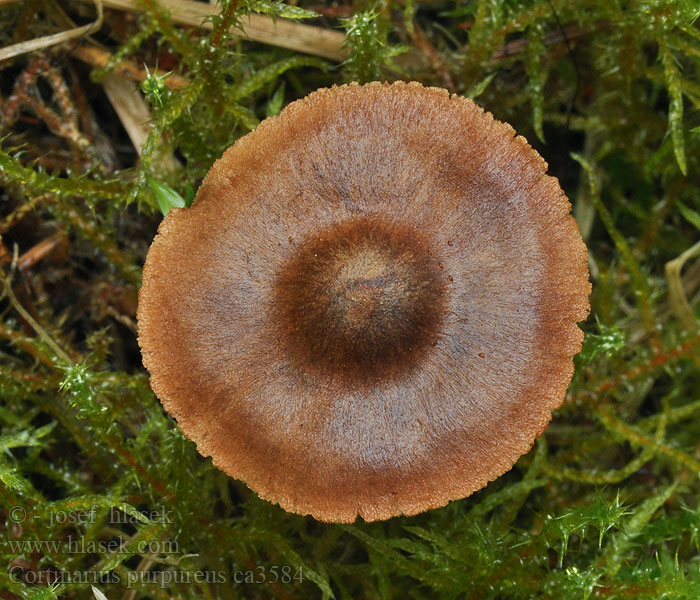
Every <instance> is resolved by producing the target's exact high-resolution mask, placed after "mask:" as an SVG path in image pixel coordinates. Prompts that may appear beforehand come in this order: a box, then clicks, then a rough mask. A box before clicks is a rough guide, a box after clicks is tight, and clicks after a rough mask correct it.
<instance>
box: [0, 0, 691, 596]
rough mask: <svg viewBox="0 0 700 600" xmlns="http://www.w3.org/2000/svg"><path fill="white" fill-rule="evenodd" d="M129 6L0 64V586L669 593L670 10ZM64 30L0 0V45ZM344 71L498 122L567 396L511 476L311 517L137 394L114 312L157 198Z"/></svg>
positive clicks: (677, 446) (673, 49)
mask: <svg viewBox="0 0 700 600" xmlns="http://www.w3.org/2000/svg"><path fill="white" fill-rule="evenodd" d="M135 4H136V6H137V7H138V8H139V9H140V11H139V12H138V13H135V14H129V13H125V12H120V11H107V12H106V14H105V22H104V24H103V25H102V28H101V30H100V32H99V33H97V34H95V35H94V36H93V37H94V40H95V41H97V42H99V43H100V44H103V45H104V46H105V47H106V49H107V50H108V51H110V52H112V57H113V58H112V59H111V60H109V61H108V62H107V64H106V65H105V66H104V68H102V69H95V70H93V71H92V73H90V69H89V68H88V67H86V66H85V64H83V63H82V62H80V61H78V60H77V59H75V58H74V56H75V54H74V50H75V46H71V43H69V44H67V45H64V46H61V47H57V48H53V49H51V50H47V51H44V52H43V53H38V54H36V53H35V54H31V55H25V56H21V57H18V58H15V59H13V60H10V61H6V62H4V63H3V64H2V65H0V93H1V94H2V98H0V102H2V105H1V109H2V120H1V121H0V135H2V136H4V138H3V142H2V149H1V150H0V182H1V183H2V186H3V188H2V196H1V203H0V234H1V235H2V246H0V262H1V263H2V269H3V271H2V277H3V281H4V283H3V288H2V289H3V298H2V301H1V302H2V303H1V304H0V309H1V310H2V321H1V322H0V352H1V353H2V354H1V357H0V361H1V367H0V398H1V403H0V427H1V429H0V446H1V447H2V453H0V480H1V482H2V483H1V485H0V554H1V557H0V598H3V599H14V598H35V599H38V598H47V599H48V598H57V597H60V598H91V597H95V595H98V594H99V593H102V594H104V596H105V597H107V598H109V600H115V599H117V598H125V599H136V598H155V599H159V598H178V599H179V598H183V599H184V598H198V599H199V598H238V597H241V598H313V597H325V598H331V597H335V598H432V597H436V598H476V599H479V600H485V599H489V598H492V599H502V598H504V599H505V598H523V599H525V598H552V599H570V598H572V599H573V598H582V599H586V598H630V599H640V600H642V599H644V600H646V599H651V598H674V599H675V598H678V599H681V598H684V599H689V600H692V599H696V598H699V597H700V553H699V552H698V545H699V544H700V505H699V504H698V493H699V492H700V479H699V478H700V419H698V416H699V415H700V354H699V353H698V348H699V347H700V332H699V331H698V315H699V311H698V305H699V303H698V299H699V297H698V296H699V294H698V288H700V262H699V261H698V254H700V246H699V245H698V240H700V191H699V190H700V179H699V176H698V173H700V170H699V169H698V167H699V166H700V154H699V153H698V150H699V149H700V133H699V132H700V128H699V127H698V126H699V125H700V122H699V121H700V118H699V116H698V108H699V107H700V85H699V84H698V75H699V74H700V30H699V29H698V28H697V26H696V25H695V24H694V20H695V18H696V16H697V15H698V11H699V10H700V8H699V7H698V4H697V2H694V1H690V0H688V1H683V0H677V1H671V0H646V1H643V2H631V1H625V0H575V1H572V2H569V1H562V0H551V1H550V0H545V1H541V0H481V1H464V2H448V1H444V2H442V1H419V0H395V1H394V0H391V1H389V0H386V1H384V2H379V3H378V4H373V5H370V4H367V3H363V2H353V3H349V2H347V3H346V2H344V1H341V2H338V3H333V4H322V3H315V2H313V1H311V0H300V2H294V3H290V4H293V6H286V5H284V4H281V3H279V2H276V1H271V0H241V1H239V2H231V1H229V0H225V1H224V2H223V5H222V10H221V14H220V16H217V17H214V18H212V19H211V20H210V24H211V26H212V28H211V29H199V28H193V27H183V26H178V25H174V24H173V22H172V20H171V19H170V17H169V13H168V11H166V10H165V9H163V8H161V7H160V6H159V5H158V4H157V3H156V2H155V1H154V0H139V1H138V2H136V3H135ZM251 9H253V10H256V11H264V12H267V13H272V14H276V15H278V16H279V18H286V17H287V16H291V17H297V18H303V17H312V20H311V21H308V22H310V23H314V24H315V25H318V26H321V27H327V28H335V29H336V30H340V31H346V32H347V50H346V56H347V58H346V60H345V62H344V63H342V64H338V63H337V62H332V61H329V60H324V59H320V58H315V57H312V56H309V55H306V54H298V53H295V52H293V51H291V50H285V49H282V48H277V47H275V46H270V45H263V44H259V43H254V42H251V41H248V40H245V39H243V38H241V37H240V36H237V35H233V34H231V33H229V27H230V26H231V25H233V24H235V23H237V22H245V19H246V15H247V13H248V12H249V11H250V10H251ZM306 11H315V12H316V13H318V14H319V15H320V16H317V17H313V15H311V14H310V13H308V12H306ZM93 19H94V7H92V5H91V4H90V3H87V2H86V3H83V2H77V1H75V2H68V1H66V2H58V1H55V0H27V1H26V2H20V3H14V4H7V5H4V6H2V7H1V11H0V38H2V39H1V40H0V46H7V45H9V44H11V43H13V42H16V41H20V40H23V39H30V38H32V37H37V36H40V35H44V34H47V33H52V32H54V31H56V30H57V29H66V28H69V26H70V20H72V21H74V22H77V23H78V24H83V23H87V22H89V21H91V20H93ZM67 20H68V21H67ZM77 43H79V42H75V44H77ZM122 60H128V61H131V62H132V63H133V64H135V65H137V66H138V67H139V68H140V67H141V65H143V64H147V65H148V66H149V67H150V72H151V74H150V75H148V76H145V77H144V79H143V81H142V83H141V88H142V90H143V92H144V93H145V96H146V99H147V101H148V103H149V106H150V110H151V113H152V123H153V127H152V129H151V132H150V135H149V136H148V139H147V140H146V142H145V146H144V147H143V149H142V152H141V156H140V159H139V157H138V155H137V153H136V152H135V151H134V150H133V146H132V145H131V143H130V141H129V138H127V136H126V134H125V132H124V130H123V128H122V125H121V123H120V121H119V118H118V117H117V115H116V113H115V112H114V110H113V108H112V107H111V105H110V104H109V103H108V101H107V99H106V96H105V95H104V92H103V88H102V86H101V82H102V81H103V80H104V77H105V76H106V75H107V74H108V73H110V72H111V71H112V70H113V69H114V68H115V66H117V64H118V63H119V61H122ZM156 67H160V68H161V70H162V69H165V70H168V71H171V72H172V75H171V76H170V77H165V76H164V75H163V74H162V73H161V74H159V73H158V72H156V71H155V68H156ZM89 74H90V75H91V77H92V79H90V78H89V77H88V75H89ZM176 79H177V86H175V85H174V84H173V81H175V80H176ZM373 79H387V80H395V79H407V80H408V79H414V80H418V81H421V82H423V83H424V84H426V85H438V86H441V87H447V88H449V89H451V90H453V91H454V92H456V93H460V94H465V95H470V96H472V97H476V98H477V101H478V102H479V103H481V104H482V105H483V106H485V107H486V108H487V109H488V110H490V111H491V112H493V113H494V115H495V116H496V117H497V118H499V119H502V120H505V121H508V122H510V123H511V124H513V126H514V127H516V129H517V130H518V132H519V133H521V134H523V135H525V136H526V137H528V139H529V140H530V141H531V142H532V143H533V144H534V145H535V146H536V148H537V149H538V150H539V151H540V153H541V154H542V155H543V156H544V157H545V159H546V160H547V161H548V162H549V164H550V172H551V173H552V174H553V175H556V176H558V177H559V179H560V181H561V183H562V186H563V187H564V189H565V191H566V192H567V194H568V195H569V197H570V198H571V200H572V203H573V204H574V213H575V215H576V217H577V219H578V221H579V224H580V227H581V230H582V233H583V235H584V238H585V240H586V242H587V244H588V247H589V251H590V267H591V276H592V281H593V285H594V291H593V295H592V298H591V301H592V313H591V317H590V318H589V320H588V321H587V322H586V323H585V324H583V327H584V329H585V330H586V332H587V337H586V342H585V345H584V349H583V352H582V353H581V354H580V355H579V356H578V357H577V360H576V366H577V370H576V375H575V377H574V381H573V383H572V385H571V388H570V391H569V394H568V396H567V399H566V401H565V403H564V405H563V406H562V408H561V409H560V410H558V411H557V412H556V414H555V417H554V420H553V422H552V424H551V426H550V427H549V429H548V430H547V431H546V433H545V434H544V435H543V436H542V438H541V439H540V440H539V441H538V442H537V444H536V446H535V448H533V450H532V451H531V452H530V453H529V454H528V455H526V456H524V457H523V458H522V459H521V460H520V461H519V462H518V463H517V465H516V466H515V467H514V468H513V470H512V471H510V472H509V473H507V474H506V475H504V476H503V477H501V478H500V479H498V480H497V481H495V482H493V483H492V484H490V485H489V486H488V487H487V488H486V489H484V490H482V491H481V492H479V493H477V494H475V495H473V496H472V497H470V498H467V499H465V500H462V501H458V502H452V503H451V504H450V505H448V506H446V507H445V508H442V509H439V510H433V511H430V512H427V513H425V514H422V515H419V516H417V517H413V518H395V519H392V520H390V521H387V522H383V523H372V524H365V523H362V522H358V523H356V524H353V525H349V526H341V525H332V524H323V523H319V522H316V521H314V520H313V519H311V518H304V517H300V516H296V515H291V514H287V513H285V512H283V511H282V510H280V509H279V508H278V507H276V506H273V505H270V504H268V503H266V502H263V501H261V500H259V499H258V498H257V497H256V496H255V494H254V493H252V492H250V491H249V490H248V489H247V488H246V487H245V486H243V485H242V484H240V483H239V482H237V481H233V480H231V479H229V478H228V477H226V476H225V475H224V474H222V473H221V472H219V471H218V470H216V469H215V468H213V467H212V465H211V462H210V460H206V459H203V458H202V457H200V456H199V455H198V454H197V452H196V450H195V448H194V446H193V444H192V443H190V442H189V441H188V440H186V439H185V438H184V437H183V436H182V435H181V434H180V432H179V431H178V429H177V427H176V425H175V423H174V422H173V421H172V419H170V418H169V417H168V416H167V415H166V414H165V413H164V411H163V410H162V408H161V405H160V403H159V402H158V400H157V399H156V398H155V397H154V396H153V394H152V392H151V390H150V388H149V385H148V378H147V375H146V373H145V372H144V370H143V368H142V367H141V364H140V357H139V353H138V348H137V345H136V342H135V323H134V315H135V305H136V292H137V289H138V286H139V279H140V265H141V264H142V261H143V258H144V256H145V253H146V250H147V248H148V245H149V243H150V241H151V239H152V237H153V235H154V233H155V230H156V227H157V225H158V222H159V220H160V212H159V210H158V200H161V201H163V199H162V197H161V195H162V194H161V193H160V192H158V190H161V192H162V189H163V188H162V187H160V188H159V186H158V184H163V185H167V186H169V187H170V188H172V189H173V190H175V191H176V192H178V193H179V194H180V195H181V196H182V197H188V196H190V195H191V190H193V189H196V188H197V186H198V184H199V182H200V181H201V178H202V176H203V174H204V173H205V172H206V171H207V169H208V168H209V166H210V165H211V163H212V162H213V161H214V160H215V159H216V158H217V157H218V156H220V155H221V153H222V152H223V150H224V149H225V148H226V147H228V146H229V145H230V144H231V143H233V142H234V141H235V139H236V138H238V137H239V136H241V135H244V134H245V133H246V132H247V131H249V130H250V129H252V128H254V127H255V126H256V124H257V123H258V122H259V121H260V120H261V119H263V118H264V117H265V116H267V115H271V114H276V113H277V112H278V111H279V110H280V109H281V108H282V106H284V105H285V104H286V103H288V102H290V101H292V100H294V99H296V98H299V97H302V96H304V95H306V94H307V93H309V92H310V91H312V90H314V89H316V88H318V87H322V86H327V85H330V84H333V83H339V82H346V81H352V80H359V81H368V80H373ZM173 154H174V156H175V157H176V158H175V161H173V159H172V156H173ZM149 182H156V183H155V184H154V185H151V184H149ZM154 190H155V191H154ZM678 257H681V258H680V259H679V260H676V259H677V258H678ZM15 259H17V260H15ZM672 261H673V262H672ZM183 368H187V365H183ZM91 586H94V588H95V589H96V590H99V591H94V590H93V589H92V587H91ZM99 597H102V596H99Z"/></svg>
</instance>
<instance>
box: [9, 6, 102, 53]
mask: <svg viewBox="0 0 700 600" xmlns="http://www.w3.org/2000/svg"><path fill="white" fill-rule="evenodd" d="M94 2H95V6H96V7H97V19H95V20H94V21H93V22H92V23H88V24H87V25H83V26H82V27H74V28H73V29H69V30H67V31H61V32H59V33H53V34H51V35H45V36H43V37H39V38H36V39H33V40H29V41H26V42H19V43H18V44H12V45H11V46H7V47H5V48H0V61H3V60H7V59H8V58H13V57H15V56H19V55H20V54H26V53H27V52H33V51H34V50H41V49H42V48H48V47H49V46H55V45H57V44H62V43H63V42H67V41H68V40H72V39H74V38H77V37H82V36H85V35H89V34H90V33H94V32H95V31H97V30H98V29H100V27H102V0H94Z"/></svg>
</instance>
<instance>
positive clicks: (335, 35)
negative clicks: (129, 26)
mask: <svg viewBox="0 0 700 600" xmlns="http://www.w3.org/2000/svg"><path fill="white" fill-rule="evenodd" d="M158 3H159V4H160V5H161V6H163V8H166V9H167V10H168V11H169V12H170V16H171V18H172V20H173V22H175V23H179V24H181V25H191V26H193V27H202V28H204V29H211V28H212V24H211V22H210V21H208V20H207V21H205V19H206V17H210V16H212V15H216V14H219V12H220V11H219V7H218V6H213V5H211V4H207V3H204V2H193V1H192V0H159V2H158ZM104 5H105V7H106V8H114V9H117V10H126V11H129V12H144V10H145V9H144V8H143V6H142V5H141V4H139V3H138V2H137V1H136V0H104ZM231 32H232V33H235V34H236V35H241V36H244V37H247V38H248V39H249V40H251V41H254V42H262V43H264V44H271V45H273V46H279V47H281V48H289V49H290V50H296V51H297V52H304V53H305V54H312V55H314V56H321V57H323V58H327V59H329V60H334V61H338V62H340V61H342V60H345V58H346V56H347V51H346V50H345V48H344V45H345V34H344V33H342V32H340V31H333V30H332V29H326V28H323V27H314V26H313V25H304V24H302V23H295V22H293V21H289V20H287V19H281V18H277V19H274V20H273V19H272V18H271V17H268V16H265V15H258V14H251V15H249V17H248V19H247V20H246V21H245V22H243V23H242V24H241V27H240V28H238V27H232V28H231Z"/></svg>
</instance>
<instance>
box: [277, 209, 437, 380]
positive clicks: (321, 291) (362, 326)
mask: <svg viewBox="0 0 700 600" xmlns="http://www.w3.org/2000/svg"><path fill="white" fill-rule="evenodd" d="M444 300H445V285H444V282H443V277H442V276H441V271H440V268H439V266H438V261H437V259H436V258H435V257H434V256H433V255H432V252H431V251H430V249H429V247H428V245H427V243H426V241H425V240H424V239H422V237H421V236H420V234H419V233H418V232H417V231H415V230H414V229H412V228H410V227H407V226H401V225H397V224H395V223H388V222H383V221H381V220H379V219H376V218H372V217H365V218H360V219H353V220H351V221H348V222H345V223H341V224H339V225H334V226H330V227H328V228H327V229H326V230H324V231H323V232H322V233H321V234H317V235H314V236H313V237H312V238H310V239H308V240H306V241H305V242H303V243H302V244H301V245H300V246H298V247H297V249H296V250H295V252H294V253H293V256H292V257H291V258H290V259H289V260H288V262H287V263H286V264H285V265H284V266H283V268H282V269H281V272H280V273H279V275H278V277H277V280H276V286H275V302H274V304H275V312H276V315H275V317H274V318H275V319H276V324H277V325H278V327H279V329H280V331H281V332H282V333H283V338H284V340H285V341H286V343H287V349H288V352H289V354H290V357H291V358H292V360H293V362H294V363H296V364H297V366H301V367H303V369H304V370H306V371H307V372H308V371H313V372H323V373H324V374H326V375H330V376H332V377H333V378H337V377H343V376H345V377H350V378H354V379H358V380H360V381H369V380H372V379H375V378H377V377H387V376H391V375H400V373H401V372H402V371H404V370H406V369H408V368H410V367H411V366H413V364H414V363H415V361H416V360H418V359H419V358H420V356H421V355H422V354H423V353H424V352H425V350H427V348H429V347H430V346H431V345H432V344H433V343H434V342H435V340H436V337H437V334H438V332H439V327H440V322H441V320H442V316H443V313H444Z"/></svg>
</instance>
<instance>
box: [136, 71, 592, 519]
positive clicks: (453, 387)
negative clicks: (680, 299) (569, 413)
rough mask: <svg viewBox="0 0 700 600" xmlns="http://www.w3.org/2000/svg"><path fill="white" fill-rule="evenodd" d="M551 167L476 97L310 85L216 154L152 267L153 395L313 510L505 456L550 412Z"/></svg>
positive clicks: (454, 489) (440, 482)
mask: <svg viewBox="0 0 700 600" xmlns="http://www.w3.org/2000/svg"><path fill="white" fill-rule="evenodd" d="M546 169H547V165H546V163H545V162H544V160H543V159H542V158H541V157H540V156H539V155H538V154H537V153H536V152H535V151H534V150H533V149H532V148H531V147H530V146H529V145H528V143H527V141H526V140H525V139H524V138H522V137H516V135H515V132H514V130H513V128H512V127H510V126H509V125H507V124H505V123H501V122H498V121H496V120H494V119H493V117H492V116H491V114H489V113H486V112H484V111H483V110H482V109H481V108H479V107H478V106H476V105H475V104H474V103H473V102H471V101H470V100H468V99H465V98H461V97H457V96H450V95H449V94H448V93H447V92H446V91H444V90H440V89H436V88H424V87H422V86H421V85H419V84H416V83H409V84H405V83H396V84H393V85H387V84H379V83H373V84H369V85H364V86H359V85H356V84H352V85H348V86H342V87H333V88H331V89H322V90H319V91H317V92H315V93H313V94H311V95H309V96H308V97H306V98H304V99H303V100H299V101H297V102H294V103H292V104H290V105H289V106H288V107H287V108H286V109H285V110H284V111H282V113H281V114H280V115H279V116H278V117H275V118H271V119H268V120H266V121H264V122H263V123H262V124H261V125H260V126H259V127H258V128H257V129H256V130H255V131H253V132H252V133H250V134H249V135H247V136H245V137H243V138H241V139H240V140H238V142H236V144H235V145H234V146H233V147H231V148H229V149H228V150H227V151H226V152H225V154H224V155H223V157H222V158H221V159H220V160H218V161H217V162H216V163H215V164H214V166H213V167H212V169H211V171H210V172H209V174H208V175H207V177H206V179H205V181H204V183H203V184H202V187H201V188H200V190H199V192H198V194H197V198H196V201H195V204H194V206H193V207H192V208H189V209H173V210H172V211H171V212H170V213H169V214H168V216H167V217H166V218H165V219H164V221H163V223H162V224H161V226H160V229H159V234H158V236H157V237H156V238H155V240H154V242H153V245H152V246H151V249H150V251H149V253H148V257H147V260H146V265H145V267H144V276H143V287H142V289H141V292H140V301H139V309H138V319H139V343H140V345H141V349H142V351H143V360H144V364H145V365H146V367H147V368H148V370H149V371H150V373H151V385H152V387H153V389H154V391H155V392H156V394H157V395H158V397H159V398H160V399H161V401H162V402H163V404H164V406H165V408H166V409H167V410H168V412H169V413H170V414H172V415H173V416H174V417H175V418H176V419H177V420H178V424H179V426H180V427H181V429H182V431H183V432H184V433H185V434H186V435H187V436H188V437H189V438H191V439H192V440H194V441H195V442H196V443H197V448H198V450H199V451H200V452H201V453H202V454H204V455H205V456H208V455H211V457H212V459H213V461H214V464H215V465H216V466H218V467H219V468H221V469H222V470H224V471H225V472H226V473H228V474H229V475H231V476H233V477H236V478H238V479H242V480H243V481H245V482H246V483H247V484H248V485H249V486H250V487H251V488H252V489H253V490H255V491H256V492H257V493H258V494H259V495H260V496H261V497H263V498H265V499H267V500H270V501H272V502H277V503H279V504H280V505H281V506H282V508H284V509H286V510H289V511H293V512H297V513H302V514H311V515H313V516H314V517H316V518H317V519H320V520H324V521H342V522H350V521H353V520H354V519H355V518H356V517H357V515H361V516H362V517H363V518H364V519H365V520H367V521H372V520H377V519H386V518H389V517H392V516H395V515H400V514H404V515H413V514H416V513H419V512H422V511H424V510H427V509H429V508H435V507H439V506H443V505H444V504H446V503H447V502H448V501H450V500H453V499H457V498H463V497H465V496H468V495H469V494H471V493H472V492H474V491H476V490H478V489H479V488H481V487H483V486H484V485H486V483H488V482H489V481H491V480H493V479H495V478H496V477H498V476H499V475H501V474H502V473H504V472H505V471H507V470H508V469H510V468H511V467H512V466H513V464H514V463H515V461H516V460H517V459H518V457H519V456H520V455H522V454H524V453H525V452H527V451H528V450H529V449H530V448H531V446H532V444H533V442H534V440H535V438H536V437H537V436H539V435H540V434H541V433H542V432H543V430H544V429H545V427H546V426H547V424H548V423H549V421H550V419H551V412H552V410H553V409H555V408H557V407H559V406H560V404H561V402H562V400H563V398H564V395H565V393H566V389H567V387H568V385H569V383H570V380H571V376H572V373H573V360H572V357H573V355H574V354H576V353H577V352H578V351H579V350H580V348H581V340H582V337H583V334H582V332H581V331H580V330H579V328H578V327H577V326H576V322H577V321H580V320H582V319H584V318H585V317H586V315H587V314H588V310H589V305H588V294H589V293H590V284H589V282H588V269H587V266H586V249H585V246H584V244H583V242H582V240H581V236H580V234H579V231H578V228H577V226H576V223H575V221H574V219H573V217H572V216H571V215H570V214H569V211H570V205H569V202H568V200H567V199H566V197H565V196H564V193H563V192H562V190H561V188H560V187H559V184H558V182H557V180H556V179H555V178H553V177H550V176H548V175H546V174H545V172H546Z"/></svg>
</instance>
